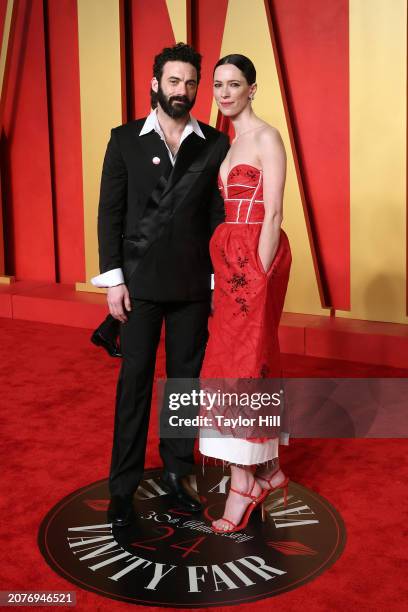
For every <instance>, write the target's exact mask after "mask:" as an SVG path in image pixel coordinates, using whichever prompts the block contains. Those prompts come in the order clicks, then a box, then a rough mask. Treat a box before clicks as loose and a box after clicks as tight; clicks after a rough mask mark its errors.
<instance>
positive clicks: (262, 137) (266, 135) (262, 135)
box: [257, 123, 283, 146]
mask: <svg viewBox="0 0 408 612" xmlns="http://www.w3.org/2000/svg"><path fill="white" fill-rule="evenodd" d="M257 138H258V140H259V143H260V144H265V145H275V146H276V145H278V146H279V145H282V144H283V141H282V136H281V135H280V132H279V130H278V129H277V128H276V127H274V126H273V125H269V123H265V125H264V126H262V129H260V130H258V134H257Z"/></svg>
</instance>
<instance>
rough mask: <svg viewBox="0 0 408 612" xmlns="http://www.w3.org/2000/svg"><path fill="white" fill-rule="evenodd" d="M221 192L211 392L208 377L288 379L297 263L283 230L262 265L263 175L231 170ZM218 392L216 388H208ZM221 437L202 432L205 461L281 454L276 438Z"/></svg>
mask: <svg viewBox="0 0 408 612" xmlns="http://www.w3.org/2000/svg"><path fill="white" fill-rule="evenodd" d="M218 186H219V189H220V191H221V194H222V196H223V198H224V202H225V213H226V220H225V223H222V224H221V225H219V226H218V227H217V228H216V230H215V232H214V234H213V236H212V238H211V242H210V254H211V259H212V264H213V268H214V275H215V290H214V314H213V316H212V317H210V319H209V332H210V336H209V340H208V344H207V348H206V353H205V358H204V363H203V367H202V370H201V374H200V378H201V381H202V383H203V385H204V388H205V387H207V385H206V382H205V379H207V380H208V379H237V378H238V379H248V378H279V377H280V376H281V363H280V351H279V340H278V326H279V320H280V318H281V314H282V309H283V303H284V300H285V294H286V288H287V284H288V279H289V271H290V266H291V261H292V257H291V252H290V247H289V241H288V238H287V236H286V234H285V232H284V231H283V230H281V233H280V241H279V247H278V250H277V252H276V255H275V257H274V260H273V262H272V264H271V266H270V268H269V270H268V271H267V272H265V270H264V268H263V266H262V262H261V261H260V259H259V256H258V243H259V234H260V232H261V228H262V222H263V218H264V202H263V191H262V171H261V170H259V169H258V168H255V167H254V166H250V165H247V164H239V165H237V166H234V167H233V168H232V169H231V171H230V172H229V175H228V180H227V185H226V187H225V188H224V186H223V185H222V182H221V178H220V176H219V177H218ZM208 383H210V381H209V380H208ZM226 384H227V386H228V383H226ZM238 384H239V383H238ZM211 387H212V385H211V384H210V385H209V387H208V388H211ZM214 390H215V387H214ZM204 412H205V411H204ZM221 412H223V411H222V410H221ZM224 414H225V412H224ZM215 433H216V434H217V435H216V436H215V437H211V436H210V437H208V430H207V433H204V431H203V430H202V431H200V451H201V453H202V455H207V456H210V457H216V458H219V459H222V460H225V461H229V462H231V463H238V464H243V465H253V464H255V463H263V462H265V461H269V460H271V459H274V458H276V457H277V456H278V445H279V440H278V439H277V438H272V439H265V438H258V437H255V438H251V436H250V434H248V433H245V434H244V436H243V437H246V436H247V435H249V438H250V439H248V440H246V439H242V434H237V433H236V431H235V436H239V435H241V439H239V437H235V438H234V432H233V431H230V432H229V436H230V437H226V435H227V436H228V433H226V431H225V430H223V431H219V432H215ZM212 434H214V432H212ZM231 436H232V437H231Z"/></svg>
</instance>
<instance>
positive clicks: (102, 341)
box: [91, 329, 122, 357]
mask: <svg viewBox="0 0 408 612" xmlns="http://www.w3.org/2000/svg"><path fill="white" fill-rule="evenodd" d="M91 342H93V343H94V344H96V346H102V347H103V348H104V349H105V350H106V351H107V352H108V353H109V355H110V356H111V357H122V353H121V352H120V349H119V347H118V345H117V344H115V342H112V340H109V338H106V337H105V336H104V335H103V334H102V333H101V332H100V331H99V329H97V330H95V331H94V333H93V334H92V336H91Z"/></svg>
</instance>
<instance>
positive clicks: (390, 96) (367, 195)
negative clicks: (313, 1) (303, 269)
mask: <svg viewBox="0 0 408 612" xmlns="http://www.w3.org/2000/svg"><path fill="white" fill-rule="evenodd" d="M349 19H350V204H351V213H350V240H351V311H350V312H341V313H340V312H338V314H339V315H341V316H346V317H352V318H354V319H368V320H371V321H390V322H395V323H406V322H407V317H406V310H405V305H406V274H407V271H406V248H407V245H406V136H407V115H406V113H407V106H406V105H407V80H406V75H407V3H406V0H393V1H392V2H389V0H350V3H349Z"/></svg>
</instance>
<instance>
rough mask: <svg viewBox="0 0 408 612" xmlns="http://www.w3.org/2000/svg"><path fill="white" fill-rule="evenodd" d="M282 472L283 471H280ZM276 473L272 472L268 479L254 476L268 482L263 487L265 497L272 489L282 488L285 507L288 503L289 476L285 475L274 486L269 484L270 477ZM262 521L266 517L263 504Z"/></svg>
mask: <svg viewBox="0 0 408 612" xmlns="http://www.w3.org/2000/svg"><path fill="white" fill-rule="evenodd" d="M282 474H283V472H282ZM275 475H276V472H274V473H273V474H272V476H271V477H270V478H269V479H268V478H264V477H263V476H255V478H256V479H257V480H263V481H264V482H267V483H268V488H267V489H264V492H266V495H265V498H266V497H268V496H269V495H270V494H271V493H273V492H274V491H277V490H278V489H283V507H284V508H286V507H287V505H288V485H289V477H288V476H285V477H284V479H283V480H282V482H280V483H279V484H278V485H276V486H275V487H274V486H273V485H272V484H271V480H272V478H273V477H274V476H275ZM261 510H262V521H263V522H265V520H266V517H265V509H264V504H262V508H261Z"/></svg>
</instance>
